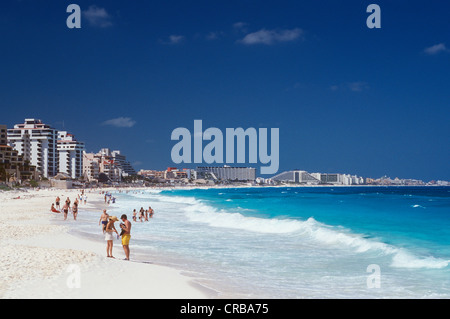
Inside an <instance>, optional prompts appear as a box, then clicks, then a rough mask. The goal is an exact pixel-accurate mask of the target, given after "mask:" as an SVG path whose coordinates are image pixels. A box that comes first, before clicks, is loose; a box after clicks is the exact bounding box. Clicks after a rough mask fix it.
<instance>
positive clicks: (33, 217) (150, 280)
mask: <svg viewBox="0 0 450 319" xmlns="http://www.w3.org/2000/svg"><path fill="white" fill-rule="evenodd" d="M78 193H79V191H78V190H31V191H7V192H1V193H0V218H1V227H0V229H1V231H0V245H1V247H2V249H1V250H0V265H1V267H0V298H2V299H16V298H21V299H81V298H83V299H84V298H97V299H98V298H99V299H104V298H115V299H130V298H133V299H135V298H146V299H187V298H188V299H199V298H213V297H214V294H212V292H211V291H209V290H208V289H205V288H202V286H200V285H198V284H196V283H195V282H194V280H193V279H192V278H190V277H187V276H184V275H183V274H182V273H181V272H180V270H177V269H172V268H169V267H166V266H160V265H157V264H156V263H155V264H153V263H140V262H134V261H133V258H131V261H124V260H123V258H124V253H123V249H122V246H121V245H120V242H119V241H115V243H114V254H115V257H116V259H111V258H106V243H105V242H104V241H102V240H98V241H94V240H91V239H84V238H81V237H79V236H74V235H72V234H70V233H69V230H68V227H66V226H64V224H63V223H58V224H55V223H54V221H55V220H56V219H60V220H63V217H62V216H61V215H58V214H55V213H51V212H50V206H51V204H52V203H53V202H54V201H55V198H56V197H57V196H59V197H60V198H61V199H62V201H64V199H65V198H66V197H70V198H71V200H72V202H73V200H74V199H75V198H76V196H77V194H78ZM88 196H89V199H88V201H89V203H88V205H87V206H90V208H91V209H93V208H94V206H93V204H90V203H92V202H94V203H97V204H98V203H99V202H101V201H102V200H103V195H101V194H99V192H96V193H89V194H88ZM19 197H20V198H19ZM87 206H86V207H87ZM96 208H97V209H98V211H99V212H100V211H101V207H96ZM82 209H84V207H83V206H80V211H81V210H82ZM119 217H120V216H119ZM69 218H71V215H70V214H69ZM67 222H74V221H73V219H72V220H70V221H69V220H68V221H67Z"/></svg>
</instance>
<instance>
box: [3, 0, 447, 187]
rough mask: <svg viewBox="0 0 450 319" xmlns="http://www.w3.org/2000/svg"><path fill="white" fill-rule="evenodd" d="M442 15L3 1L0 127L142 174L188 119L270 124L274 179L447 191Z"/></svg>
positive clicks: (434, 11)
mask: <svg viewBox="0 0 450 319" xmlns="http://www.w3.org/2000/svg"><path fill="white" fill-rule="evenodd" d="M71 3H76V4H78V5H79V6H80V7H81V10H82V11H83V15H82V27H81V29H68V28H67V26H66V19H67V17H68V15H69V14H68V13H66V8H67V6H68V5H69V4H71ZM370 3H376V4H378V5H379V6H380V7H381V21H382V22H381V23H382V28H381V29H369V28H367V26H366V19H367V17H368V15H369V14H368V13H366V8H367V6H368V5H369V4H370ZM449 14H450V4H449V3H446V2H445V1H437V0H436V1H394V0H390V1H361V0H351V1H345V3H342V1H312V0H308V1H283V0H281V1H280V0H278V1H250V0H240V1H230V0H228V1H190V2H188V1H161V2H156V1H145V2H144V1H113V0H108V1H76V0H73V1H45V2H43V1H32V0H22V1H12V0H5V1H2V2H1V3H0V36H1V39H2V45H1V50H0V63H1V72H0V84H1V94H0V105H1V108H2V110H6V112H5V111H4V112H2V114H3V115H2V116H1V120H0V122H1V123H4V124H7V125H8V126H12V125H14V124H15V123H21V122H22V121H23V119H24V118H26V117H27V118H28V117H36V118H40V119H42V120H43V121H44V122H46V123H49V124H51V125H53V126H54V127H56V128H58V129H63V128H65V129H66V130H68V131H70V132H72V133H73V134H74V135H75V136H76V137H77V138H78V139H79V140H83V141H84V142H85V143H86V146H87V150H88V151H98V149H100V148H101V147H109V148H112V149H120V150H122V151H123V152H124V153H125V154H126V155H127V156H128V158H129V160H130V161H131V162H132V163H134V164H135V166H136V167H137V168H138V169H140V168H146V169H164V168H166V167H167V166H173V163H172V161H171V156H170V152H171V149H172V147H173V146H174V144H175V142H174V141H171V139H170V136H171V132H172V131H173V130H174V129H175V128H177V127H186V128H188V129H190V130H191V131H193V122H194V119H201V120H203V126H204V128H207V127H218V128H220V129H222V130H223V131H225V128H227V127H231V128H237V127H243V128H248V127H256V128H258V127H265V128H279V129H280V172H281V171H284V170H288V169H293V168H298V169H304V170H307V171H310V172H328V173H336V172H337V173H350V174H358V175H361V176H364V177H380V176H383V175H388V176H391V177H392V178H394V177H397V176H398V177H400V178H420V179H424V180H427V181H428V180H431V179H446V180H450V171H449V165H448V163H449V159H450V150H449V149H450V148H449V138H450V129H449V119H450V107H449V106H450V89H449V88H450V72H449V71H450V19H449ZM181 166H183V165H181ZM184 166H186V167H195V166H190V165H184Z"/></svg>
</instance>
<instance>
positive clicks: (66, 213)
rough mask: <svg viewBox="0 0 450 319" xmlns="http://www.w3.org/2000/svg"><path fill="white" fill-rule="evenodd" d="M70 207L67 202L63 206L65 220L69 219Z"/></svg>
mask: <svg viewBox="0 0 450 319" xmlns="http://www.w3.org/2000/svg"><path fill="white" fill-rule="evenodd" d="M69 208H70V207H69V205H67V202H66V203H65V204H64V206H63V213H64V220H66V219H67V215H68V214H69Z"/></svg>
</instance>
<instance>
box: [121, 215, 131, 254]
mask: <svg viewBox="0 0 450 319" xmlns="http://www.w3.org/2000/svg"><path fill="white" fill-rule="evenodd" d="M120 219H121V220H122V221H123V224H120V228H122V246H123V251H124V252H125V260H130V239H131V223H130V221H129V220H128V218H127V215H125V214H124V215H122V216H121V217H120Z"/></svg>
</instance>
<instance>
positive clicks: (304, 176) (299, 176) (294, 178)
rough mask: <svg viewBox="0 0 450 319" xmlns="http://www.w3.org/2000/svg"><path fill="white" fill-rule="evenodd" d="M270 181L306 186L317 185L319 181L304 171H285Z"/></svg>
mask: <svg viewBox="0 0 450 319" xmlns="http://www.w3.org/2000/svg"><path fill="white" fill-rule="evenodd" d="M271 180H272V181H277V182H284V183H293V184H307V185H318V184H320V179H318V178H317V177H314V176H313V175H311V174H309V173H308V172H306V171H299V170H295V171H287V172H283V173H281V174H278V175H275V176H274V177H272V178H271Z"/></svg>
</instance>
